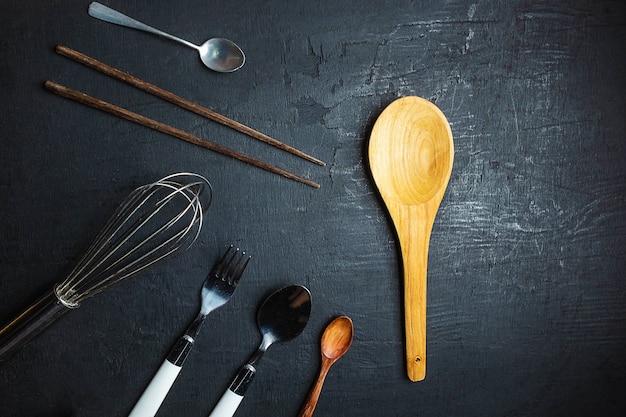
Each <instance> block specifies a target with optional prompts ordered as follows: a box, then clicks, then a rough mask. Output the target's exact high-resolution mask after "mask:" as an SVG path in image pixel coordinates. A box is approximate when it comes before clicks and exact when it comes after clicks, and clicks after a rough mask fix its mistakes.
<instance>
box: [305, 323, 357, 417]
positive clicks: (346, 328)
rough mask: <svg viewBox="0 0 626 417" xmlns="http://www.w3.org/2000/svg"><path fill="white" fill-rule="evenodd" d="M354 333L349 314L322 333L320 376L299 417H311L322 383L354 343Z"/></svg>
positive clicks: (331, 324)
mask: <svg viewBox="0 0 626 417" xmlns="http://www.w3.org/2000/svg"><path fill="white" fill-rule="evenodd" d="M353 333H354V327H353V326H352V320H350V318H349V317H347V316H339V317H337V318H336V319H335V320H333V321H332V322H330V324H329V325H328V326H327V327H326V330H324V334H322V342H321V351H322V366H321V369H320V373H319V376H318V377H317V380H316V381H315V385H313V387H312V388H311V391H310V392H309V396H308V397H307V399H306V402H305V403H304V406H303V407H302V410H300V414H299V417H311V416H312V415H313V411H315V406H316V405H317V400H318V399H319V397H320V393H321V392H322V385H323V384H324V379H326V374H328V370H329V369H330V367H331V366H332V364H333V363H335V362H337V360H338V359H339V358H341V357H342V356H343V355H344V354H345V353H346V352H347V351H348V349H350V345H352V335H353Z"/></svg>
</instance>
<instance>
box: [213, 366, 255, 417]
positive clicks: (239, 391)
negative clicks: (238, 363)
mask: <svg viewBox="0 0 626 417" xmlns="http://www.w3.org/2000/svg"><path fill="white" fill-rule="evenodd" d="M255 375H256V369H255V368H254V366H252V365H250V364H249V363H247V364H245V365H244V366H242V367H241V368H240V369H239V372H237V375H235V378H233V381H232V382H231V383H230V386H229V387H228V389H227V390H226V392H225V393H224V395H222V398H221V399H220V400H219V401H218V403H217V405H216V406H215V408H214V409H213V411H211V414H209V417H232V416H233V415H234V414H235V411H237V408H238V407H239V404H241V401H242V400H243V396H244V395H245V394H246V391H247V390H248V387H249V386H250V383H251V382H252V380H253V379H254V376H255Z"/></svg>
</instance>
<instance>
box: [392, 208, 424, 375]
mask: <svg viewBox="0 0 626 417" xmlns="http://www.w3.org/2000/svg"><path fill="white" fill-rule="evenodd" d="M426 209H427V205H423V206H413V207H407V206H404V207H403V208H402V211H403V216H400V217H402V218H404V219H409V218H411V219H421V221H415V220H413V221H404V222H397V221H396V222H395V223H396V229H397V232H398V239H399V241H400V249H401V251H402V261H403V269H404V327H405V337H406V367H407V375H408V377H409V379H410V380H411V381H413V382H416V381H422V380H423V379H424V378H426V272H427V269H428V245H429V242H430V233H431V231H432V225H433V222H432V221H431V220H429V218H430V217H429V216H427V215H425V213H424V212H423V210H426ZM410 211H412V213H409V212H410ZM415 211H422V212H420V213H416V212H415ZM397 216H398V215H397V214H396V217H395V219H396V220H397V218H398V217H397Z"/></svg>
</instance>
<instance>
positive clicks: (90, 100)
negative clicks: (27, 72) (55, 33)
mask: <svg viewBox="0 0 626 417" xmlns="http://www.w3.org/2000/svg"><path fill="white" fill-rule="evenodd" d="M44 86H45V88H46V89H47V90H49V91H51V92H53V93H55V94H57V95H59V96H62V97H65V98H68V99H70V100H74V101H76V102H79V103H81V104H85V105H87V106H90V107H93V108H95V109H98V110H102V111H104V112H107V113H110V114H113V115H115V116H118V117H121V118H123V119H126V120H129V121H131V122H135V123H138V124H140V125H142V126H145V127H149V128H151V129H154V130H156V131H159V132H162V133H165V134H168V135H170V136H174V137H175V138H178V139H182V140H184V141H186V142H189V143H193V144H194V145H198V146H201V147H203V148H206V149H209V150H211V151H214V152H217V153H220V154H222V155H226V156H229V157H231V158H234V159H237V160H239V161H242V162H245V163H247V164H250V165H253V166H255V167H258V168H262V169H264V170H266V171H269V172H272V173H274V174H278V175H281V176H283V177H285V178H289V179H291V180H294V181H298V182H300V183H302V184H306V185H309V186H311V187H314V188H320V185H319V184H318V183H316V182H313V181H311V180H308V179H306V178H302V177H300V176H298V175H295V174H293V173H291V172H289V171H285V170H284V169H282V168H278V167H275V166H273V165H270V164H268V163H265V162H263V161H260V160H258V159H256V158H253V157H251V156H248V155H245V154H243V153H240V152H237V151H233V150H231V149H229V148H227V147H225V146H222V145H219V144H217V143H213V142H210V141H207V140H204V139H202V138H199V137H197V136H194V135H192V134H191V133H188V132H185V131H184V130H180V129H177V128H175V127H172V126H170V125H167V124H165V123H161V122H158V121H156V120H153V119H150V118H148V117H146V116H142V115H140V114H137V113H134V112H132V111H130V110H126V109H124V108H122V107H119V106H116V105H114V104H111V103H108V102H106V101H103V100H100V99H97V98H95V97H92V96H89V95H87V94H85V93H81V92H80V91H76V90H73V89H71V88H69V87H65V86H63V85H61V84H57V83H55V82H53V81H46V82H45V84H44Z"/></svg>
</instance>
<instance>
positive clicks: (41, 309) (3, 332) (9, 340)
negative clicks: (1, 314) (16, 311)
mask: <svg viewBox="0 0 626 417" xmlns="http://www.w3.org/2000/svg"><path fill="white" fill-rule="evenodd" d="M71 309H72V308H70V307H68V306H67V305H65V304H63V303H62V302H61V301H60V300H59V299H58V297H57V296H56V294H55V293H54V290H52V291H50V292H47V293H46V294H44V295H43V296H42V297H41V298H40V299H39V300H37V301H36V302H35V303H34V304H32V305H31V306H30V307H28V308H27V309H26V310H24V311H23V312H22V313H21V314H20V315H18V316H17V317H15V318H14V319H13V320H12V321H11V322H9V323H8V324H7V325H5V326H4V327H3V328H2V329H0V362H4V361H6V360H8V359H9V358H10V357H11V356H13V354H15V353H16V352H17V351H19V350H20V349H21V348H23V347H24V346H26V345H27V344H28V343H29V342H30V341H31V340H32V339H34V338H35V336H37V335H38V334H39V333H41V332H42V331H44V330H45V329H46V328H47V327H48V326H50V325H51V324H52V323H53V322H55V321H56V320H58V319H59V318H60V317H61V316H62V315H64V314H65V313H67V312H68V311H69V310H71Z"/></svg>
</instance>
